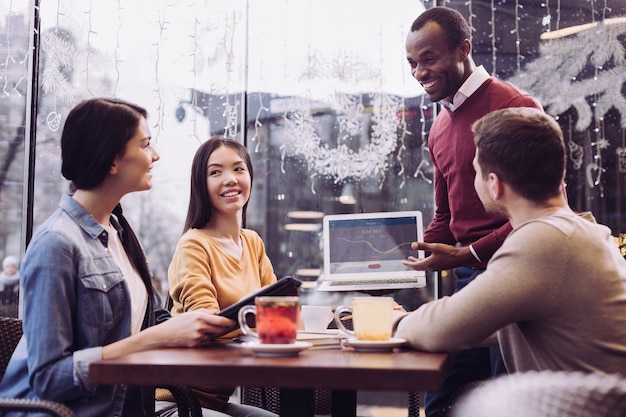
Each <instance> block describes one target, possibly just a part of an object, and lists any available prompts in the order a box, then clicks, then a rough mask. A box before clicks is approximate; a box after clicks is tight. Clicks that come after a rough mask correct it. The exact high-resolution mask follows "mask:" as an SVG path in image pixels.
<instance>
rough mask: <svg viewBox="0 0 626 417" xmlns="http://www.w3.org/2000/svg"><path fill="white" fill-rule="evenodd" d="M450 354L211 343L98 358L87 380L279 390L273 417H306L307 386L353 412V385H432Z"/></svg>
mask: <svg viewBox="0 0 626 417" xmlns="http://www.w3.org/2000/svg"><path fill="white" fill-rule="evenodd" d="M449 359H450V358H449V355H448V354H445V353H426V352H418V351H414V350H409V349H396V350H395V351H394V352H369V353H366V352H355V351H354V350H353V349H352V348H343V349H342V348H334V349H308V350H305V351H303V352H301V353H300V354H299V355H298V356H296V357H279V358H268V357H257V356H255V355H254V353H252V352H250V351H249V350H247V349H244V348H239V347H230V346H226V345H224V344H215V345H213V346H210V347H207V348H196V349H159V350H150V351H145V352H139V353H133V354H130V355H126V356H122V357H119V358H115V359H107V360H101V361H97V362H94V363H93V364H91V367H90V382H91V383H99V384H138V385H153V386H158V385H160V384H161V385H163V384H168V385H169V384H181V385H222V386H248V387H280V388H281V390H280V406H281V410H280V415H281V416H289V417H296V416H306V417H312V416H313V415H314V413H313V408H314V407H313V399H314V395H313V393H314V389H316V388H319V389H331V390H332V410H333V411H332V412H333V414H332V415H333V416H341V417H350V416H352V417H354V416H356V391H357V390H382V391H407V392H409V391H432V390H437V389H438V388H439V387H440V386H441V384H442V382H443V378H444V375H445V371H446V368H447V364H448V362H449Z"/></svg>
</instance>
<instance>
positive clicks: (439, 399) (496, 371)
mask: <svg viewBox="0 0 626 417" xmlns="http://www.w3.org/2000/svg"><path fill="white" fill-rule="evenodd" d="M455 272H456V276H457V283H456V288H455V290H454V292H458V291H460V290H461V289H462V288H463V287H465V286H466V285H467V284H468V283H470V282H471V281H472V280H473V279H474V278H476V277H477V276H478V275H480V274H481V273H482V272H484V269H474V268H469V267H464V266H462V267H459V268H457V269H456V271H455ZM504 373H506V368H505V367H504V362H503V361H502V355H501V354H500V348H499V347H497V346H495V347H490V348H487V347H483V348H474V349H467V350H462V351H459V352H456V353H455V354H454V356H453V357H452V363H451V364H450V368H449V371H448V375H447V376H446V379H445V380H444V382H443V385H442V386H441V389H440V390H439V391H437V392H427V393H426V395H425V396H424V411H425V413H426V417H437V416H438V415H439V414H440V413H441V412H442V411H443V410H444V409H445V408H446V407H447V406H448V405H449V403H450V400H451V399H452V396H453V395H454V394H455V393H456V391H457V390H458V389H459V388H460V387H462V386H463V385H465V384H467V383H469V382H472V381H477V380H483V379H489V378H490V377H492V376H497V375H501V374H504Z"/></svg>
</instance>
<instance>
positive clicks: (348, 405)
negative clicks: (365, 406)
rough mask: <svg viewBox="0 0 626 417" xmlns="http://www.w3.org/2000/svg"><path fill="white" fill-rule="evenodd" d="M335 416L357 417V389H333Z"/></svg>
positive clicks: (333, 413)
mask: <svg viewBox="0 0 626 417" xmlns="http://www.w3.org/2000/svg"><path fill="white" fill-rule="evenodd" d="M331 415H332V416H333V417H356V391H351V390H333V392H332V414H331Z"/></svg>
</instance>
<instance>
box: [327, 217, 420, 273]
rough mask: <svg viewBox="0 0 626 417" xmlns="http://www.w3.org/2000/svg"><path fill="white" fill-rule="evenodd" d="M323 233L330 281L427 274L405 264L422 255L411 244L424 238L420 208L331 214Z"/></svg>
mask: <svg viewBox="0 0 626 417" xmlns="http://www.w3.org/2000/svg"><path fill="white" fill-rule="evenodd" d="M323 234H324V275H325V277H324V278H325V279H326V280H329V279H330V280H333V279H338V278H339V279H341V278H346V277H350V278H352V277H358V278H360V279H367V277H368V276H371V277H372V278H376V279H382V278H385V277H399V276H409V275H415V276H424V272H422V271H415V270H413V269H411V268H408V267H406V266H404V265H402V263H401V261H403V260H406V259H407V257H408V256H410V255H413V256H418V251H415V250H413V249H411V243H412V242H416V241H421V240H422V239H423V230H422V214H421V212H419V211H405V212H388V213H358V214H340V215H327V216H325V217H324V228H323Z"/></svg>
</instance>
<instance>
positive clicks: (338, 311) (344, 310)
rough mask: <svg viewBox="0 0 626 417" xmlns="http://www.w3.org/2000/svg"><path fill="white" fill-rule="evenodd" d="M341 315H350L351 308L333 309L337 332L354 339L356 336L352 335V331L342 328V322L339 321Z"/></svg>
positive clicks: (340, 307)
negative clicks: (339, 331)
mask: <svg viewBox="0 0 626 417" xmlns="http://www.w3.org/2000/svg"><path fill="white" fill-rule="evenodd" d="M342 313H352V308H351V307H348V306H339V307H337V308H336V309H335V324H336V325H337V328H338V329H339V330H341V331H342V332H344V333H346V334H348V335H350V336H353V337H354V336H355V335H356V333H354V330H350V329H348V328H347V327H346V326H344V324H343V321H342V320H341V314H342Z"/></svg>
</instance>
